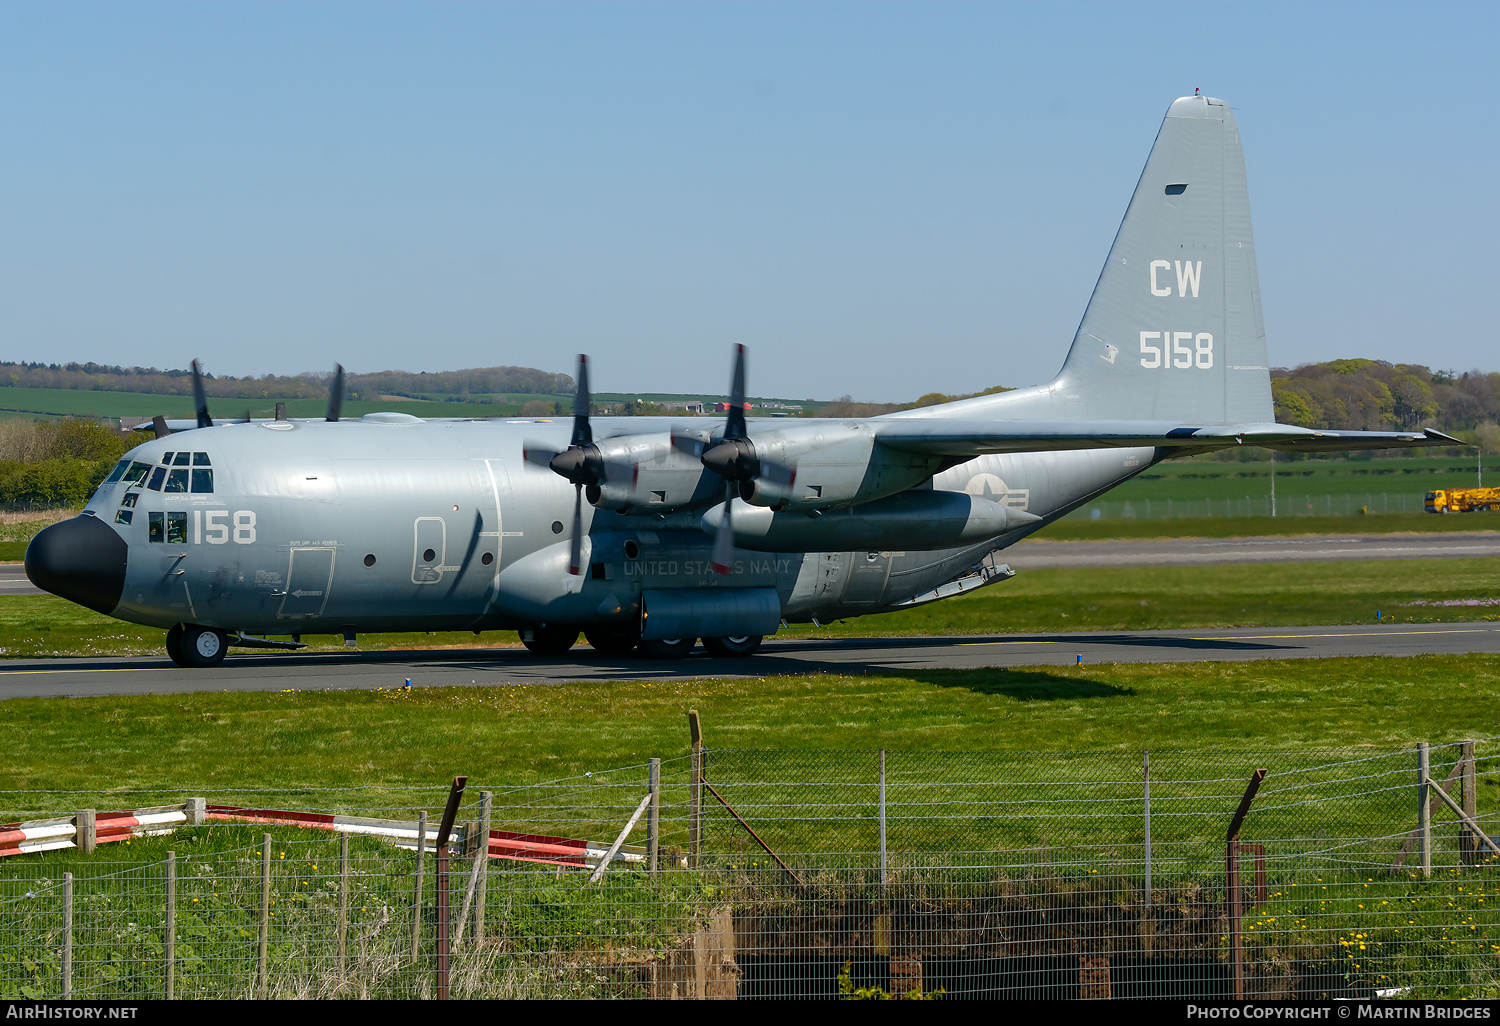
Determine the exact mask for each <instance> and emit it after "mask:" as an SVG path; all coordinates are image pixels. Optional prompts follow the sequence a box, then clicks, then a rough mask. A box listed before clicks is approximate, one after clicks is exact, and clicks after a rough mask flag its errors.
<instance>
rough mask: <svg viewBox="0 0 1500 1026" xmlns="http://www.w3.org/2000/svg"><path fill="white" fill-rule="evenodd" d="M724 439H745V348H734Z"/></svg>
mask: <svg viewBox="0 0 1500 1026" xmlns="http://www.w3.org/2000/svg"><path fill="white" fill-rule="evenodd" d="M724 437H725V438H745V437H747V435H746V431H745V347H744V346H742V345H736V346H735V347H734V381H733V383H732V384H731V385H730V386H729V419H728V420H726V421H725V422H724Z"/></svg>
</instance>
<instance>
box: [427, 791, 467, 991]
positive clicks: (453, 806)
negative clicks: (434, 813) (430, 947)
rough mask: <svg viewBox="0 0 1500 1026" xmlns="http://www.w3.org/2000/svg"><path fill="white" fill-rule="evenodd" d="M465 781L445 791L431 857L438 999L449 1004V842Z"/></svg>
mask: <svg viewBox="0 0 1500 1026" xmlns="http://www.w3.org/2000/svg"><path fill="white" fill-rule="evenodd" d="M468 782H469V778H468V777H454V778H453V786H452V787H451V788H449V790H448V807H447V808H445V809H444V810H443V821H442V823H441V824H440V825H439V826H438V835H437V844H436V845H434V846H433V850H432V853H433V854H434V855H435V856H437V866H436V871H435V873H434V883H436V884H437V998H438V1000H439V1001H447V1000H448V983H449V979H448V905H449V901H448V899H449V898H450V897H452V895H450V894H449V893H448V841H449V839H450V838H451V837H452V836H453V821H454V820H455V819H457V818H458V805H459V802H460V801H462V800H463V796H464V785H466V784H467V783H468Z"/></svg>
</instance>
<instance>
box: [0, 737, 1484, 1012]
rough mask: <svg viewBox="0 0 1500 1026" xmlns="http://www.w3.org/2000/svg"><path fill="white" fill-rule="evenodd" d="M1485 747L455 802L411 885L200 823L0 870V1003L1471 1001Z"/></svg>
mask: <svg viewBox="0 0 1500 1026" xmlns="http://www.w3.org/2000/svg"><path fill="white" fill-rule="evenodd" d="M1496 740H1500V739H1484V740H1479V741H1476V742H1466V743H1457V744H1451V745H1433V746H1430V747H1429V746H1426V745H1410V746H1401V747H1394V748H1390V749H1383V750H1376V749H1368V750H1361V751H1358V752H1348V751H1338V752H1333V751H1330V752H1320V751H1313V750H1307V749H1299V750H1295V751H1258V752H1235V751H1228V752H1184V751H1174V752H1150V753H1143V752H1126V751H1115V752H1056V753H1012V752H946V753H945V752H901V751H885V752H880V751H826V752H817V751H747V750H732V749H716V748H708V749H700V750H698V751H697V752H695V753H694V755H692V756H691V757H686V758H681V759H672V760H663V761H661V762H660V763H658V764H657V765H656V766H655V767H653V766H651V765H649V764H645V765H639V766H628V767H620V768H616V769H612V770H608V771H603V772H596V773H592V774H588V775H585V776H581V777H575V778H569V779H565V780H556V781H550V782H546V783H542V784H536V785H527V786H524V787H499V786H488V785H478V784H476V785H471V786H470V788H469V789H468V790H467V791H466V792H465V796H464V800H463V803H462V804H461V805H460V807H459V808H458V811H457V816H456V821H457V823H458V827H457V828H456V829H455V832H454V838H455V841H454V850H453V854H452V858H451V859H449V860H448V863H447V869H446V872H444V873H442V874H440V873H439V872H438V868H437V866H436V865H435V863H434V859H433V857H432V849H431V845H432V834H431V833H429V834H425V835H424V836H425V838H426V842H425V843H426V845H427V847H426V853H425V854H424V855H423V856H422V857H420V858H419V857H418V855H417V853H416V852H415V851H413V850H411V848H412V847H414V845H412V844H411V839H410V837H409V836H407V835H406V834H402V835H401V836H400V837H398V838H397V841H398V843H406V844H408V847H406V848H403V847H398V846H396V845H393V844H392V843H391V841H390V839H389V838H384V837H375V836H367V835H364V834H360V833H358V832H355V831H356V830H357V829H359V828H360V827H359V823H357V822H355V821H353V820H338V821H332V820H330V823H329V824H328V825H327V829H322V830H310V829H291V828H287V827H274V828H269V829H270V831H271V832H270V833H269V834H267V830H268V828H267V827H266V826H265V825H264V824H262V823H250V824H247V823H239V822H234V821H232V819H231V818H230V817H231V816H232V811H226V812H221V813H216V814H217V815H221V816H223V817H225V818H223V819H222V820H221V821H216V822H211V823H208V824H207V825H204V826H199V827H193V828H180V829H179V830H178V831H177V832H176V833H174V834H171V835H169V836H167V835H164V836H156V837H152V836H139V835H136V836H132V837H131V839H130V840H129V841H128V842H121V843H116V844H111V845H107V846H105V845H101V846H100V847H99V848H98V849H97V850H96V851H94V852H93V853H92V854H84V853H83V852H82V851H79V850H71V849H70V850H64V851H54V852H50V853H47V854H44V855H19V856H14V857H11V858H7V859H5V860H3V862H0V994H3V995H4V996H7V997H12V998H44V997H59V996H64V995H67V996H70V997H75V998H84V997H96V998H147V997H153V998H160V997H164V996H167V995H168V994H170V995H171V996H174V997H198V998H253V997H257V996H262V995H263V996H269V997H283V998H287V997H335V996H348V997H384V998H422V997H431V996H435V995H436V994H437V993H438V991H439V988H440V987H446V988H447V989H449V991H450V992H451V994H452V995H453V996H454V997H666V998H671V997H683V998H692V997H710V998H712V997H718V998H756V997H803V998H808V997H837V996H840V995H841V994H845V995H849V996H857V995H860V994H865V995H870V994H874V993H875V992H877V991H883V992H888V993H901V994H905V993H910V992H912V991H917V992H920V993H923V994H929V995H931V994H942V995H947V996H953V997H1028V998H1068V997H1075V998H1077V997H1081V998H1103V997H1113V998H1125V997H1177V998H1223V997H1232V996H1234V995H1235V994H1236V993H1238V994H1242V995H1244V996H1246V997H1254V998H1260V999H1274V998H1278V997H1279V998H1307V997H1369V996H1372V995H1374V994H1376V993H1380V992H1384V993H1387V994H1402V995H1409V996H1413V997H1460V996H1494V995H1495V994H1496V993H1500V915H1497V914H1495V913H1494V912H1492V911H1491V906H1492V905H1493V904H1495V903H1496V902H1497V901H1500V898H1497V896H1496V894H1495V893H1494V892H1495V890H1496V888H1495V887H1494V881H1493V879H1492V877H1493V876H1494V874H1495V872H1496V868H1497V867H1500V852H1497V851H1496V850H1495V848H1494V847H1493V845H1494V842H1493V840H1492V839H1491V838H1490V836H1489V835H1490V833H1491V832H1492V831H1494V829H1495V820H1496V813H1495V812H1494V811H1492V810H1494V809H1495V808H1496V801H1495V799H1496V797H1497V796H1500V795H1497V787H1500V767H1497V762H1496V758H1495V754H1494V752H1495V750H1496V746H1495V743H1494V742H1495V741H1496ZM1261 767H1264V768H1266V769H1268V770H1269V772H1268V774H1267V775H1266V776H1265V779H1264V782H1263V783H1262V784H1261V785H1260V787H1259V791H1258V792H1257V793H1256V794H1255V795H1254V801H1253V803H1252V804H1251V805H1250V807H1249V813H1248V815H1246V816H1245V817H1244V819H1243V824H1242V826H1240V828H1239V831H1238V837H1237V839H1236V840H1235V841H1234V842H1233V843H1230V840H1229V838H1228V837H1227V832H1228V831H1229V829H1230V825H1231V822H1232V820H1233V819H1234V817H1235V813H1236V810H1237V808H1238V807H1239V805H1240V803H1241V801H1242V799H1243V798H1244V795H1245V792H1246V788H1247V785H1248V784H1249V782H1250V781H1251V779H1252V777H1253V775H1254V771H1255V770H1256V769H1258V768H1261ZM445 796H446V792H445V791H442V790H440V789H430V788H429V789H424V790H420V791H418V790H412V791H411V792H409V793H402V794H391V793H390V792H389V791H387V792H386V799H385V801H384V803H382V802H381V801H378V800H372V799H375V798H376V797H377V796H376V794H374V793H372V792H366V791H354V792H347V791H338V792H326V791H319V790H317V789H306V790H304V791H303V792H301V793H300V794H288V793H281V794H267V793H257V794H255V795H254V797H255V798H256V799H257V800H256V801H254V802H245V803H243V804H242V805H239V806H232V805H227V804H224V803H222V802H219V803H216V804H213V805H211V806H210V808H211V809H220V810H234V809H238V810H239V812H241V813H245V814H250V813H254V812H256V811H257V810H260V811H264V810H265V809H267V808H270V807H272V806H273V805H279V806H293V805H298V804H299V803H300V807H301V808H304V809H309V810H311V809H320V810H323V811H325V812H328V811H337V810H338V809H339V808H342V809H344V810H346V811H348V812H351V813H352V812H360V813H363V814H365V815H369V814H370V813H371V812H382V813H384V814H387V815H390V814H400V815H404V816H409V815H413V814H416V815H420V814H422V813H425V814H426V816H427V818H428V822H430V823H432V824H436V822H437V820H438V818H439V817H440V816H441V812H442V804H443V799H444V797H445ZM46 797H47V796H45V795H41V796H39V795H31V796H27V798H26V799H25V801H28V802H33V803H35V804H44V801H45V799H46ZM151 797H153V798H159V797H160V796H158V795H153V796H151ZM242 797H245V796H242ZM652 798H654V801H652V800H650V799H652ZM361 799H363V800H364V805H363V806H361ZM210 800H211V801H214V800H215V799H213V798H211V799H210ZM66 801H67V796H57V795H54V796H52V804H53V808H54V809H55V808H56V806H57V804H58V803H59V802H66ZM372 807H373V808H372ZM631 821H634V822H635V823H636V824H637V825H636V828H635V829H634V830H633V831H631V832H630V833H629V836H628V837H624V836H622V830H623V828H624V827H625V826H626V824H627V823H628V822H631ZM360 822H363V821H360ZM432 831H433V833H435V832H436V827H435V825H434V826H433V828H432ZM392 836H394V835H392ZM268 838H269V840H268ZM402 838H405V840H403V839H402ZM583 842H587V845H584V844H583ZM169 851H170V852H171V855H170V856H168V852H169ZM1231 855H1232V856H1233V859H1232V860H1231V859H1230V857H1229V856H1231ZM1231 861H1232V863H1233V864H1231ZM1231 880H1233V881H1235V882H1234V883H1233V884H1231V883H1229V881H1231ZM440 892H441V896H442V898H443V901H442V902H440V900H439V898H440ZM442 904H445V905H446V911H445V912H443V911H440V905H442ZM444 952H446V954H444ZM443 961H446V973H445V974H444V973H440V972H439V963H440V962H443ZM440 981H441V982H440Z"/></svg>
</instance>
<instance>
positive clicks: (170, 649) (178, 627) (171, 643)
mask: <svg viewBox="0 0 1500 1026" xmlns="http://www.w3.org/2000/svg"><path fill="white" fill-rule="evenodd" d="M167 657H168V658H169V659H171V660H172V662H174V663H176V664H177V665H178V666H186V665H187V660H186V659H184V658H183V657H182V624H180V623H179V624H174V625H173V626H172V629H171V630H169V631H167Z"/></svg>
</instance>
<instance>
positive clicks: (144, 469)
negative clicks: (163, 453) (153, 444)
mask: <svg viewBox="0 0 1500 1026" xmlns="http://www.w3.org/2000/svg"><path fill="white" fill-rule="evenodd" d="M150 472H151V464H149V463H132V464H131V465H130V472H129V473H128V474H126V475H125V480H126V481H128V482H129V483H130V484H133V485H138V484H140V483H141V482H143V481H145V480H146V475H147V474H149V473H150Z"/></svg>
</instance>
